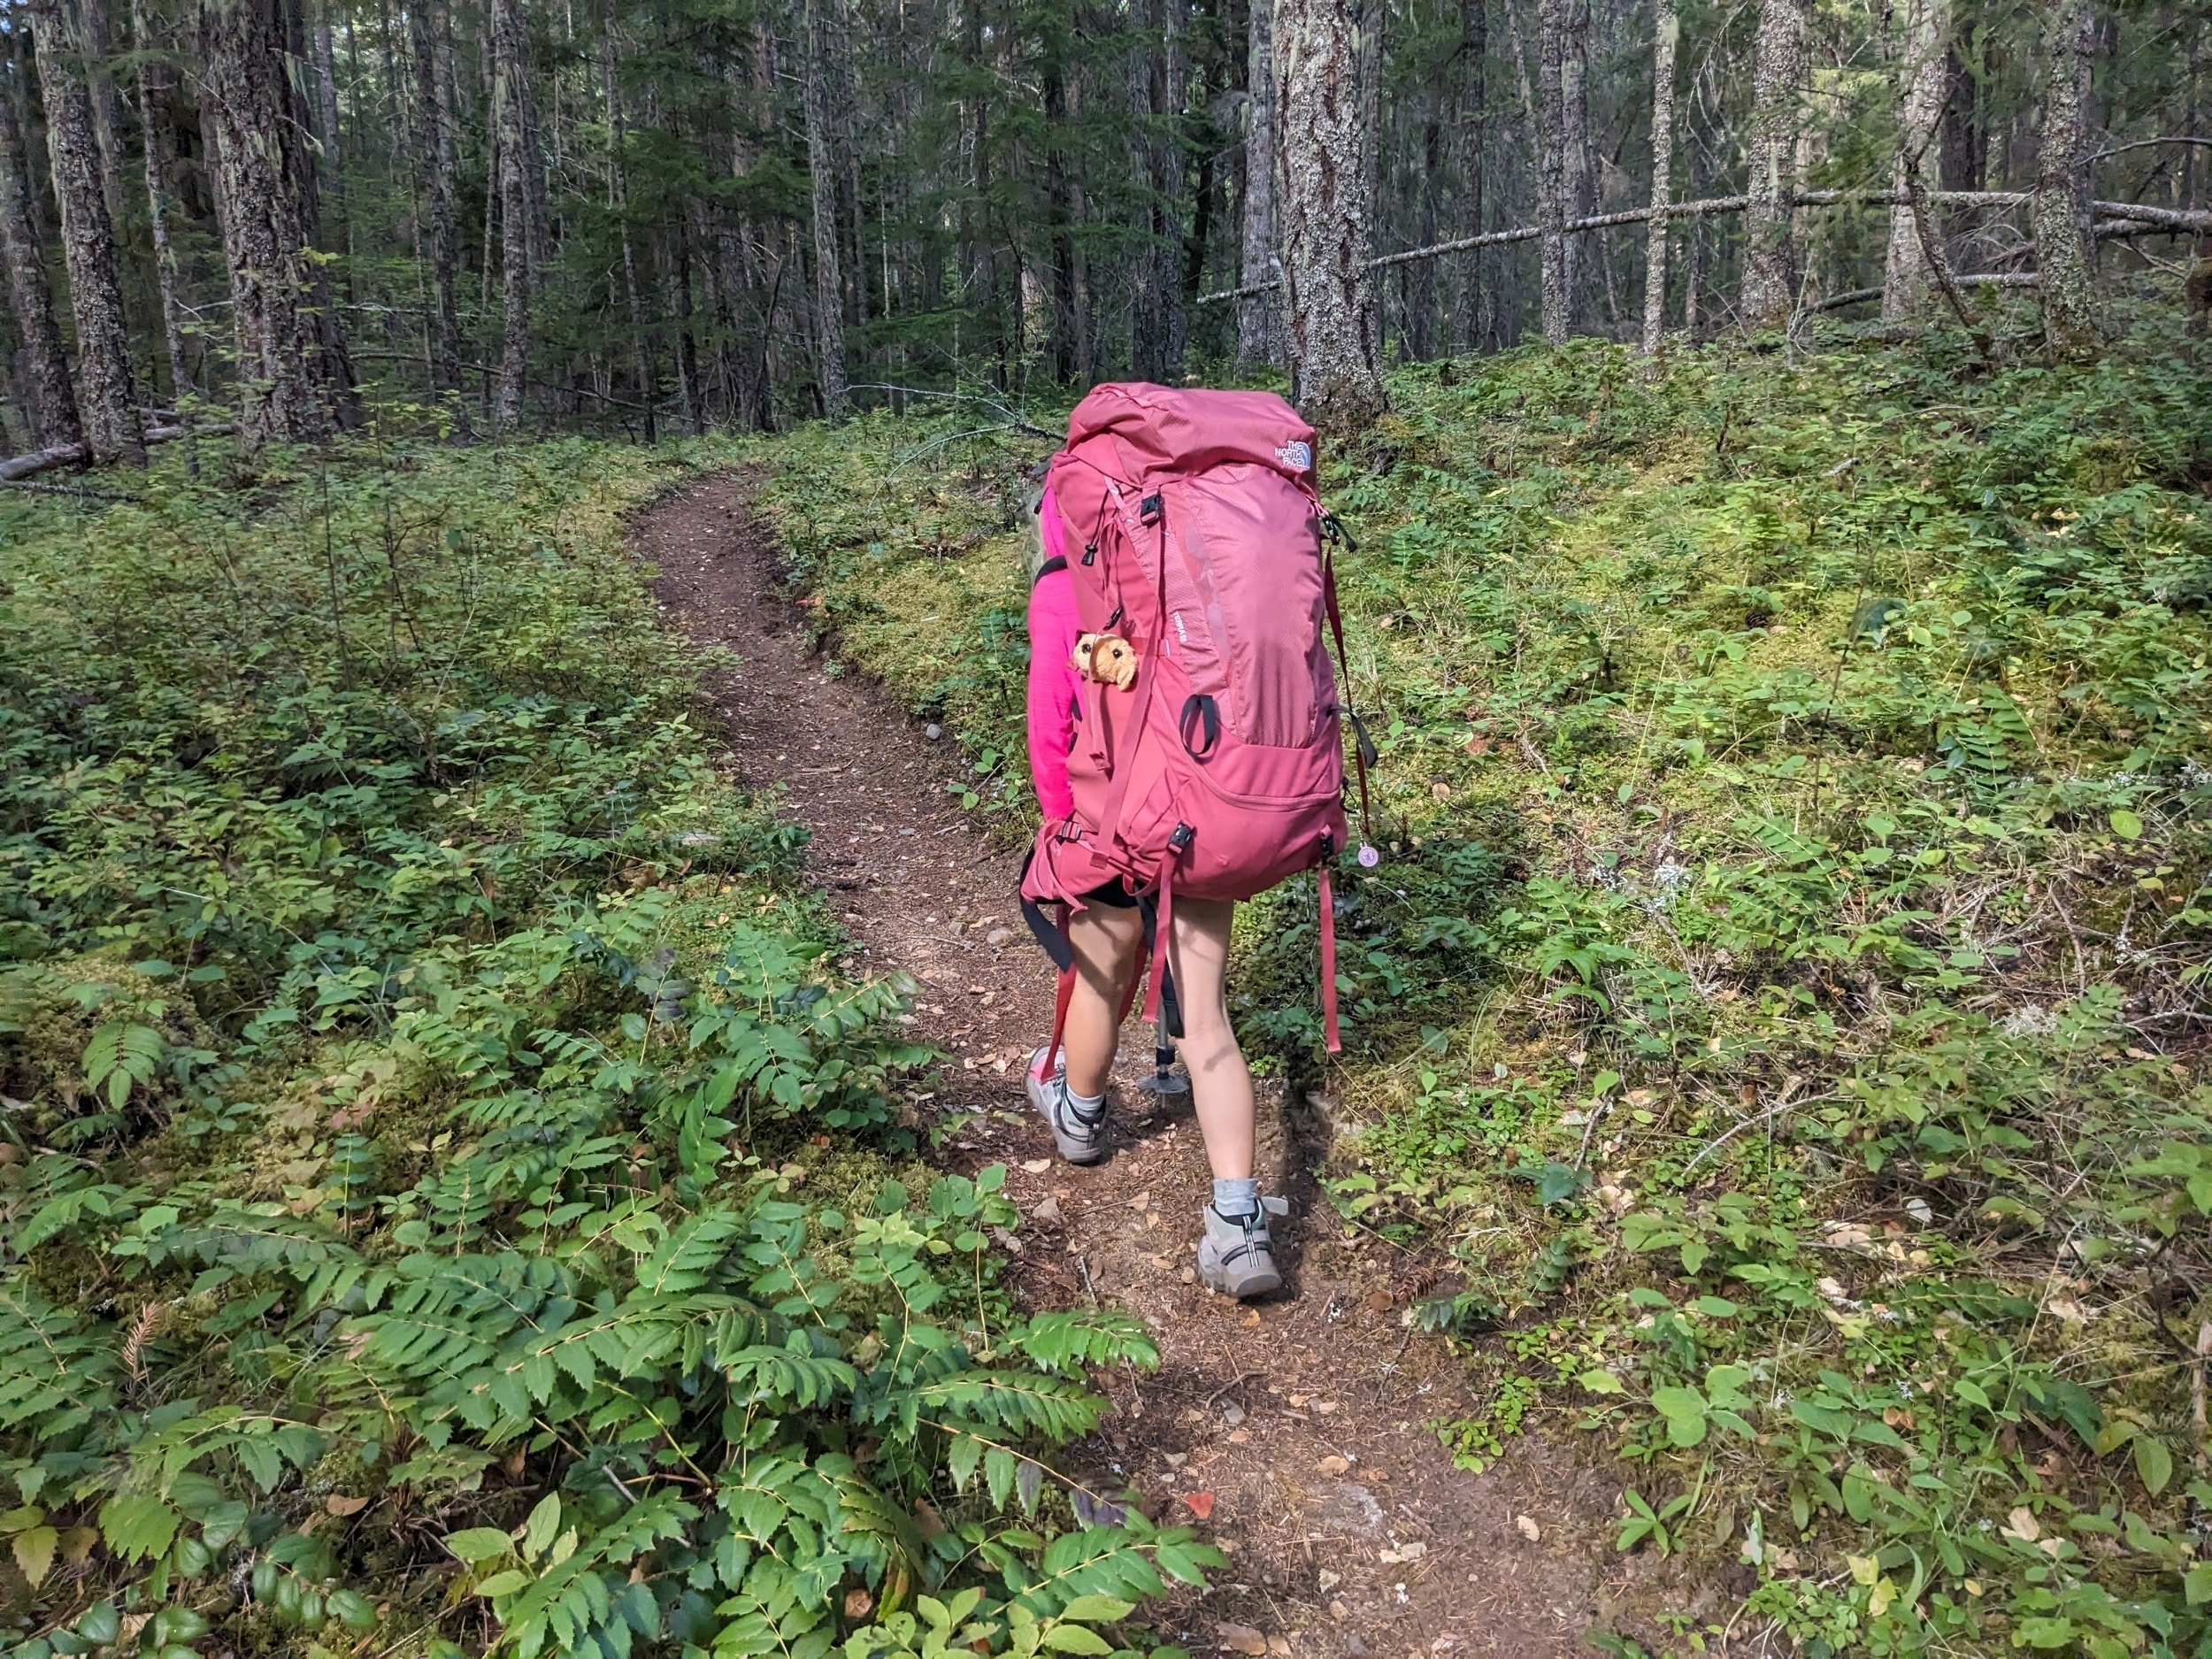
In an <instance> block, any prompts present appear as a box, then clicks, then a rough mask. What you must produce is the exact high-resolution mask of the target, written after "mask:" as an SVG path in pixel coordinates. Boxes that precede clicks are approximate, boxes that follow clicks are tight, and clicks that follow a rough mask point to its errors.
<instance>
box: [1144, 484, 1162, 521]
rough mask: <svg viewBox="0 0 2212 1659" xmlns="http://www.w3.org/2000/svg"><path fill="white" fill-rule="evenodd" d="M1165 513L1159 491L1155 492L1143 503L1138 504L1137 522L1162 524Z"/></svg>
mask: <svg viewBox="0 0 2212 1659" xmlns="http://www.w3.org/2000/svg"><path fill="white" fill-rule="evenodd" d="M1163 511H1165V509H1164V506H1163V505H1162V503H1161V501H1160V493H1159V491H1157V490H1154V491H1153V492H1152V494H1150V495H1147V496H1146V497H1145V498H1144V499H1143V500H1142V501H1141V502H1139V503H1137V522H1138V523H1139V524H1157V523H1159V522H1160V515H1161V513H1162V512H1163Z"/></svg>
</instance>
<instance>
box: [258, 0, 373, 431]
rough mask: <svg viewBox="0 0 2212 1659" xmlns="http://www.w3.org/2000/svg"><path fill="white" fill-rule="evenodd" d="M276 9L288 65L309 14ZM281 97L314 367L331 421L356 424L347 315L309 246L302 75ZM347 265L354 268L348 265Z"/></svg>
mask: <svg viewBox="0 0 2212 1659" xmlns="http://www.w3.org/2000/svg"><path fill="white" fill-rule="evenodd" d="M277 11H278V18H279V21H280V23H281V24H282V25H283V27H284V35H283V58H282V62H283V64H284V65H287V66H288V65H293V64H298V63H303V62H304V61H305V60H306V58H307V27H306V17H305V15H304V13H303V12H302V11H301V9H300V6H299V4H298V0H278V5H277ZM283 97H284V105H285V121H286V128H287V130H286V137H285V141H284V142H283V143H282V144H281V145H280V149H279V153H280V157H281V158H282V161H283V165H284V175H285V180H286V182H287V185H288V189H289V192H290V195H291V197H292V199H293V200H295V201H296V202H297V203H298V204H300V205H299V235H300V245H301V248H302V250H303V251H302V253H301V262H302V264H303V265H304V266H305V267H306V271H305V276H306V280H305V288H306V293H307V303H308V308H309V309H308V314H309V316H310V317H311V319H313V321H314V326H315V334H316V338H317V340H318V342H319V345H320V348H321V349H320V351H319V356H318V357H317V359H316V365H315V373H316V377H317V379H318V380H319V383H320V384H321V386H322V387H323V388H324V395H325V399H326V405H327V407H328V409H329V412H330V418H331V419H332V421H333V423H334V424H335V425H337V426H355V425H357V424H358V423H359V420H360V416H361V409H360V400H359V399H358V397H357V396H356V395H355V392H354V381H353V361H352V359H351V358H350V357H349V356H348V355H347V351H346V331H345V325H344V320H343V319H342V318H341V317H340V315H339V312H338V306H337V303H336V301H335V298H334V295H333V293H332V283H331V280H330V273H329V270H328V269H327V267H326V266H325V265H324V264H323V263H322V261H321V260H319V259H318V258H315V257H312V254H311V251H310V250H312V249H313V247H314V245H315V241H316V227H317V226H318V225H319V224H320V223H321V222H322V196H321V192H320V189H319V186H318V183H317V179H316V173H315V147H314V146H313V145H312V144H310V143H306V142H303V140H302V138H301V134H303V133H305V132H307V131H308V130H309V122H308V108H307V95H306V92H305V90H304V88H302V87H301V86H300V84H299V82H298V81H297V80H296V78H295V77H294V76H292V75H291V74H290V73H285V76H284V94H283ZM348 269H349V270H350V269H351V267H350V265H349V266H348Z"/></svg>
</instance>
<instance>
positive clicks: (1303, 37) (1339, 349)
mask: <svg viewBox="0 0 2212 1659" xmlns="http://www.w3.org/2000/svg"><path fill="white" fill-rule="evenodd" d="M1274 45H1275V111H1276V116H1277V119H1278V123H1279V126H1278V130H1277V134H1276V157H1277V180H1276V182H1277V185H1278V187H1279V195H1278V198H1277V204H1276V211H1277V213H1278V215H1279V219H1278V221H1277V222H1278V224H1279V227H1280V229H1279V241H1280V245H1281V250H1282V261H1283V315H1284V319H1285V323H1286V334H1287V336H1288V345H1289V350H1290V361H1291V372H1292V380H1293V383H1294V391H1295V393H1296V395H1297V397H1298V401H1299V405H1300V407H1301V408H1302V409H1303V410H1304V411H1305V413H1306V417H1307V419H1310V420H1311V421H1313V422H1314V423H1315V424H1316V425H1317V426H1325V427H1326V428H1328V429H1329V430H1331V431H1333V432H1337V433H1344V434H1349V433H1355V432H1357V431H1359V430H1361V429H1362V428H1363V427H1364V426H1366V425H1367V424H1368V423H1369V422H1371V420H1373V419H1375V418H1376V417H1377V416H1378V415H1380V414H1381V413H1382V412H1383V411H1384V410H1385V409H1386V408H1387V407H1388V404H1389V400H1388V398H1387V396H1386V395H1385V393H1384V390H1383V383H1382V371H1381V366H1380V353H1379V349H1378V342H1377V339H1376V334H1377V321H1376V317H1375V304H1374V295H1373V291H1372V289H1371V288H1370V286H1369V282H1368V275H1367V260H1368V257H1369V256H1368V242H1367V226H1368V215H1369V213H1370V211H1371V203H1370V201H1369V199H1368V181H1367V173H1366V172H1365V170H1364V169H1363V167H1362V166H1361V165H1360V155H1361V142H1360V139H1361V134H1360V126H1361V115H1362V110H1361V105H1360V101H1359V94H1360V80H1359V66H1358V61H1357V60H1358V49H1357V45H1356V42H1355V41H1354V39H1353V33H1352V19H1351V13H1350V11H1349V9H1348V6H1347V4H1346V3H1345V0H1279V4H1277V5H1276V7H1275V29H1274Z"/></svg>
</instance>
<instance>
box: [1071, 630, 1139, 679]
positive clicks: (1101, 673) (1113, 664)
mask: <svg viewBox="0 0 2212 1659" xmlns="http://www.w3.org/2000/svg"><path fill="white" fill-rule="evenodd" d="M1075 672H1077V673H1079V674H1080V675H1082V677H1083V678H1084V679H1086V680H1097V681H1098V682H1099V683H1100V684H1101V685H1104V686H1115V687H1119V688H1120V689H1121V690H1123V691H1126V690H1128V689H1129V687H1132V686H1133V685H1135V684H1136V683H1137V653H1136V649H1135V648H1134V647H1133V646H1132V645H1131V644H1130V643H1129V641H1126V640H1125V639H1123V638H1122V637H1121V635H1120V634H1084V635H1083V636H1082V637H1081V638H1080V639H1079V640H1077V641H1076V642H1075Z"/></svg>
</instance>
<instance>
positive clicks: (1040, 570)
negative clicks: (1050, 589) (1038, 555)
mask: <svg viewBox="0 0 2212 1659" xmlns="http://www.w3.org/2000/svg"><path fill="white" fill-rule="evenodd" d="M1067 567H1068V556H1067V555H1066V554H1064V553H1055V554H1054V555H1053V556H1052V557H1050V558H1048V559H1047V560H1046V561H1045V562H1044V563H1043V564H1041V565H1039V566H1037V574H1036V575H1035V576H1034V577H1033V578H1032V579H1031V580H1030V583H1029V585H1030V586H1031V587H1032V588H1034V587H1035V586H1036V585H1037V584H1038V583H1039V582H1041V581H1042V580H1044V579H1045V578H1046V577H1048V576H1051V575H1055V574H1056V573H1057V572H1061V571H1064V570H1065V569H1067Z"/></svg>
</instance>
